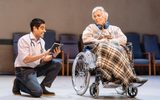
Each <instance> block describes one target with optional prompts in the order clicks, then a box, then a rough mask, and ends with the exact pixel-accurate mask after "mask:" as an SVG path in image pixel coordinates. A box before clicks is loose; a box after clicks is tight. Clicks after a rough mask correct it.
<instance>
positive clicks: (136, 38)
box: [125, 32, 143, 58]
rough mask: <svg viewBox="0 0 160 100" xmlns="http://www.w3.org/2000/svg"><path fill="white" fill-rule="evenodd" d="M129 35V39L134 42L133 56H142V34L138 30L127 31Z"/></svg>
mask: <svg viewBox="0 0 160 100" xmlns="http://www.w3.org/2000/svg"><path fill="white" fill-rule="evenodd" d="M125 35H126V36H127V41H128V42H131V43H132V46H133V57H134V58H142V57H143V54H142V49H141V43H140V35H139V33H136V32H127V33H125Z"/></svg>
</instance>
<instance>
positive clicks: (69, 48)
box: [60, 34, 79, 75]
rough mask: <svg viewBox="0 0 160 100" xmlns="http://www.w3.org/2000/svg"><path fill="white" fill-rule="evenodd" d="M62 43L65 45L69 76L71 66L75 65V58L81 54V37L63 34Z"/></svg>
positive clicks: (63, 47)
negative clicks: (71, 64)
mask: <svg viewBox="0 0 160 100" xmlns="http://www.w3.org/2000/svg"><path fill="white" fill-rule="evenodd" d="M60 43H62V44H63V46H62V50H63V51H64V55H65V58H66V63H67V75H69V71H70V68H69V64H70V63H73V61H74V59H75V57H76V56H77V54H78V53H79V45H78V44H79V37H78V36H77V35H75V34H61V35H60Z"/></svg>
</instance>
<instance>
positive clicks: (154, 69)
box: [153, 63, 156, 75]
mask: <svg viewBox="0 0 160 100" xmlns="http://www.w3.org/2000/svg"><path fill="white" fill-rule="evenodd" d="M153 71H154V75H156V64H155V63H154V64H153Z"/></svg>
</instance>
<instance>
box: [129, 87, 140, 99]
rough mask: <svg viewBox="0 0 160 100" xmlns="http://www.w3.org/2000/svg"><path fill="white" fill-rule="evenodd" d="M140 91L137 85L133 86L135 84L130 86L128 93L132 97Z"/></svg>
mask: <svg viewBox="0 0 160 100" xmlns="http://www.w3.org/2000/svg"><path fill="white" fill-rule="evenodd" d="M137 93H138V89H137V87H133V86H129V87H128V95H129V96H130V97H131V98H134V97H135V96H136V95H137Z"/></svg>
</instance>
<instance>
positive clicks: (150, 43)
mask: <svg viewBox="0 0 160 100" xmlns="http://www.w3.org/2000/svg"><path fill="white" fill-rule="evenodd" d="M143 44H144V50H145V52H150V53H151V55H152V63H153V73H154V75H156V68H157V67H160V48H159V44H158V36H157V35H150V34H144V35H143Z"/></svg>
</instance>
